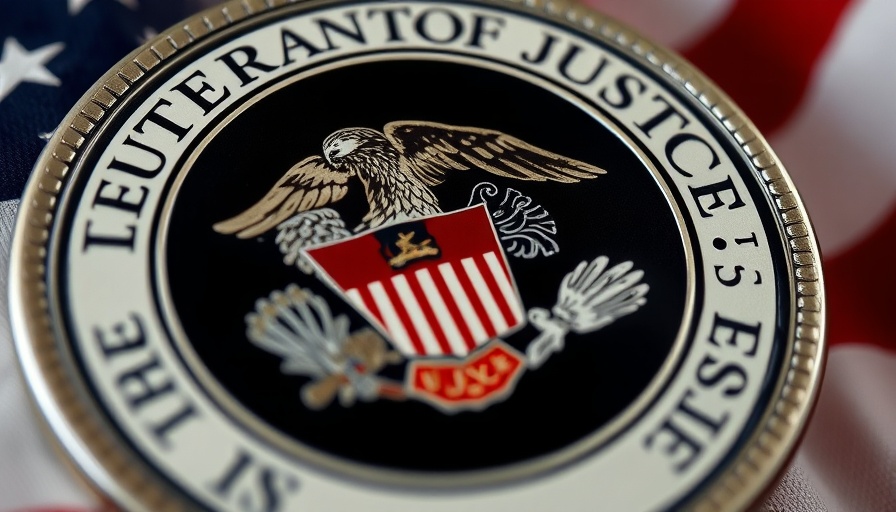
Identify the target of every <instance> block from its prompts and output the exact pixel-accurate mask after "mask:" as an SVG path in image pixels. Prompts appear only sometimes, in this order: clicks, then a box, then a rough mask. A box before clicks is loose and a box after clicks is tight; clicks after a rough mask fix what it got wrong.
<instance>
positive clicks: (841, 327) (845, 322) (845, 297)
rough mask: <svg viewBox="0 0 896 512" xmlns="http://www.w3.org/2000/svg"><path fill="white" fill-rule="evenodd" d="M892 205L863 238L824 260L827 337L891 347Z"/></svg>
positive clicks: (894, 281)
mask: <svg viewBox="0 0 896 512" xmlns="http://www.w3.org/2000/svg"><path fill="white" fill-rule="evenodd" d="M894 242H896V208H894V209H892V210H891V211H890V214H889V215H888V216H887V217H886V218H885V219H884V221H883V223H882V224H881V225H880V226H878V227H877V229H875V230H874V231H873V232H872V233H871V234H870V235H869V236H868V237H866V238H865V239H864V240H863V241H862V242H860V243H859V244H857V245H855V246H853V247H852V248H850V249H849V250H847V251H846V252H844V253H841V254H840V255H838V256H836V257H834V258H831V259H830V260H825V266H824V277H825V281H826V282H825V288H826V290H825V296H826V297H827V301H828V308H827V310H828V340H829V341H830V343H831V345H836V344H840V343H850V342H853V343H869V344H872V345H877V346H880V347H883V348H885V349H888V350H893V351H896V336H894V335H893V325H892V324H891V323H890V321H891V320H892V318H893V315H894V310H893V304H894V303H896V301H894V300H893V291H894V290H896V272H893V269H892V260H893V248H894V246H896V243H894Z"/></svg>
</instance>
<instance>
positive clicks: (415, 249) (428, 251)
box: [389, 231, 439, 268]
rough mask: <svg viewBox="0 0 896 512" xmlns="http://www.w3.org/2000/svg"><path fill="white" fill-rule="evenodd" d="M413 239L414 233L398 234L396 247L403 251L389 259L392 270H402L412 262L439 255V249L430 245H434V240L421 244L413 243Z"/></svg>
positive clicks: (430, 239)
mask: <svg viewBox="0 0 896 512" xmlns="http://www.w3.org/2000/svg"><path fill="white" fill-rule="evenodd" d="M413 238H414V231H411V232H410V233H399V234H398V241H397V242H395V246H396V247H398V248H399V249H401V253H399V254H397V255H396V256H393V257H392V258H390V259H389V265H390V266H391V267H392V268H401V267H403V266H405V265H407V264H408V263H409V262H411V261H414V260H418V259H420V258H426V257H429V256H438V255H439V249H438V247H433V246H431V245H429V244H431V243H432V238H427V239H426V240H424V241H422V242H420V243H419V244H415V243H414V242H412V241H411V240H412V239H413Z"/></svg>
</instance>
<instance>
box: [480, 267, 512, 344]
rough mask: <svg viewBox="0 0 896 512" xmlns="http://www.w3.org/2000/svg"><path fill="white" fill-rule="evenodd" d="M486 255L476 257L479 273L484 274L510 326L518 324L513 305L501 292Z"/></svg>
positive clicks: (483, 276)
mask: <svg viewBox="0 0 896 512" xmlns="http://www.w3.org/2000/svg"><path fill="white" fill-rule="evenodd" d="M484 256H485V255H482V256H478V257H476V258H474V259H473V261H475V262H476V266H477V267H479V273H481V274H482V278H483V279H484V280H485V283H486V284H487V285H488V289H489V291H491V292H492V297H494V298H495V302H496V303H497V304H498V309H500V310H501V316H503V317H504V321H505V322H507V325H508V326H510V327H513V326H515V325H516V324H517V321H516V318H515V317H514V314H513V310H512V309H511V305H510V304H509V303H508V302H507V298H506V297H504V294H503V293H502V292H501V287H500V286H498V281H497V280H496V279H495V275H494V274H493V273H492V269H491V267H489V266H488V263H487V262H486V261H485V257H484ZM499 261H500V260H499Z"/></svg>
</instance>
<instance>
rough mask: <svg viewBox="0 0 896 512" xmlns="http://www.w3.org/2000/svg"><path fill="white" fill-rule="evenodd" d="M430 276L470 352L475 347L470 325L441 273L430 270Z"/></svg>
mask: <svg viewBox="0 0 896 512" xmlns="http://www.w3.org/2000/svg"><path fill="white" fill-rule="evenodd" d="M430 276H432V281H433V283H435V285H436V288H437V289H438V290H439V293H440V294H442V298H443V299H444V300H445V306H447V307H448V312H449V313H450V314H451V318H453V319H454V324H455V325H456V326H457V329H458V330H459V331H460V335H461V336H462V337H463V338H464V343H465V344H466V345H467V349H469V350H470V351H471V352H472V351H473V349H475V348H476V341H475V336H474V335H473V331H471V330H470V326H469V325H467V321H466V320H464V317H463V315H462V314H461V312H460V308H458V307H457V303H456V302H454V298H453V297H452V295H451V290H450V289H448V285H447V284H445V278H443V277H442V273H441V272H438V271H434V272H430Z"/></svg>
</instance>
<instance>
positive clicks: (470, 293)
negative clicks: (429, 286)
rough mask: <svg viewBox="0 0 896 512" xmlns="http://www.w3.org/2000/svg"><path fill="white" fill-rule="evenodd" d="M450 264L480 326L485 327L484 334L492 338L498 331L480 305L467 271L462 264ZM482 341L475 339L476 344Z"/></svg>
mask: <svg viewBox="0 0 896 512" xmlns="http://www.w3.org/2000/svg"><path fill="white" fill-rule="evenodd" d="M451 266H452V267H453V268H454V272H455V273H456V274H457V280H458V281H460V285H461V286H463V287H464V293H466V294H467V298H468V299H469V300H470V304H471V305H472V306H473V310H475V311H476V316H477V317H479V321H480V322H481V323H482V327H484V328H485V334H486V335H487V336H488V337H489V338H494V337H495V335H497V333H498V327H497V326H495V325H493V324H492V321H491V319H490V318H489V317H488V313H487V312H486V310H485V306H483V305H482V301H481V300H480V299H479V294H478V293H476V288H475V287H473V282H472V281H471V280H470V276H468V275H467V271H466V270H465V269H464V267H463V265H454V264H452V265H451ZM483 341H485V340H477V343H476V345H478V344H479V343H482V342H483Z"/></svg>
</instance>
